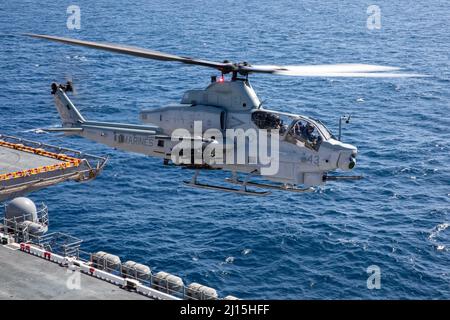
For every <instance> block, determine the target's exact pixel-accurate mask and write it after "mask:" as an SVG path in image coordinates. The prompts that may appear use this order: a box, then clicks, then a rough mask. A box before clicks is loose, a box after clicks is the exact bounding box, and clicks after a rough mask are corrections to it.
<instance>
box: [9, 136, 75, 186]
mask: <svg viewBox="0 0 450 320" xmlns="http://www.w3.org/2000/svg"><path fill="white" fill-rule="evenodd" d="M0 146H2V147H6V148H10V149H15V150H20V151H24V152H28V153H32V154H36V155H40V156H43V157H48V158H53V159H57V160H61V161H62V162H61V163H57V164H52V165H48V166H41V167H37V168H33V169H26V170H21V171H15V172H9V173H4V174H0V181H2V180H10V179H17V178H22V177H27V176H32V175H36V174H39V173H43V172H50V171H56V170H64V169H67V168H72V167H78V166H79V165H80V163H81V161H82V160H81V159H77V158H73V157H69V156H67V155H65V154H58V153H54V152H49V151H45V150H44V149H40V148H32V147H27V146H24V145H23V144H16V143H10V142H6V141H2V140H0Z"/></svg>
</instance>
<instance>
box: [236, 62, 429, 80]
mask: <svg viewBox="0 0 450 320" xmlns="http://www.w3.org/2000/svg"><path fill="white" fill-rule="evenodd" d="M240 69H241V70H244V72H248V73H271V74H279V75H285V76H297V77H364V78H404V77H420V76H422V75H419V74H412V73H411V74H410V73H392V72H386V71H397V70H400V68H397V67H388V66H380V65H371V64H357V63H355V64H351V63H347V64H322V65H300V66H273V65H255V66H241V67H240Z"/></svg>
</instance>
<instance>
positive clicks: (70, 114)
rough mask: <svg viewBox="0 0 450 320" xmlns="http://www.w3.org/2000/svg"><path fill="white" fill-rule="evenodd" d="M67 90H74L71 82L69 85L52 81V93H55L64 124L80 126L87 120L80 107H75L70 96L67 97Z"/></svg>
mask: <svg viewBox="0 0 450 320" xmlns="http://www.w3.org/2000/svg"><path fill="white" fill-rule="evenodd" d="M66 91H72V84H71V83H70V82H68V83H67V85H61V84H60V85H58V84H56V83H52V94H54V95H55V104H56V109H57V110H58V113H59V115H60V117H61V119H62V126H63V127H66V128H67V127H69V128H72V127H78V126H79V125H80V124H82V123H83V122H86V120H85V119H84V118H83V116H82V115H81V114H80V112H79V111H78V109H77V108H75V106H74V105H73V103H72V101H70V99H69V97H67V95H66Z"/></svg>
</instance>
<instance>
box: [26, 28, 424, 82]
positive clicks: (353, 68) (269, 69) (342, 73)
mask: <svg viewBox="0 0 450 320" xmlns="http://www.w3.org/2000/svg"><path fill="white" fill-rule="evenodd" d="M25 35H27V36H30V37H33V38H39V39H46V40H50V41H55V42H61V43H65V44H71V45H77V46H82V47H88V48H93V49H97V50H105V51H110V52H115V53H121V54H127V55H132V56H136V57H141V58H146V59H154V60H161V61H176V62H181V63H186V64H192V65H199V66H204V67H210V68H214V69H217V70H220V71H221V72H222V73H230V72H233V74H237V73H239V74H242V75H248V74H250V73H270V74H279V75H285V76H297V77H364V78H369V77H370V78H403V77H422V76H423V75H419V74H408V73H388V72H386V71H396V70H399V68H396V67H387V66H379V65H370V64H330V65H300V66H274V65H260V66H258V65H256V66H252V65H249V64H247V63H235V64H233V63H230V62H214V61H208V60H202V59H194V58H189V57H182V56H177V55H173V54H169V53H164V52H159V51H154V50H149V49H143V48H138V47H130V46H125V45H117V44H108V43H99V42H93V41H84V40H77V39H71V38H62V37H55V36H48V35H41V34H30V33H27V34H25Z"/></svg>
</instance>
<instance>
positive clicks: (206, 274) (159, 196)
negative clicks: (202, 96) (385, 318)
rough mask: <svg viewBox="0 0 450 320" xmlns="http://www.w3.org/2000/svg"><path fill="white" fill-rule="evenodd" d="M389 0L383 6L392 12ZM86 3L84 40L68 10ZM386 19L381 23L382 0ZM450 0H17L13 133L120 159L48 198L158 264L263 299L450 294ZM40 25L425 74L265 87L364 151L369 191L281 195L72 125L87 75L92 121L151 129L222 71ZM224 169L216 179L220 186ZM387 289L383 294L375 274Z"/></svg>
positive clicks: (126, 39) (0, 89)
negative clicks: (62, 90) (67, 133)
mask: <svg viewBox="0 0 450 320" xmlns="http://www.w3.org/2000/svg"><path fill="white" fill-rule="evenodd" d="M374 2H375V3H374ZM71 4H77V5H79V6H80V8H81V30H68V29H67V27H66V20H67V17H68V14H67V13H66V9H67V7H68V6H69V5H71ZM372 4H376V5H378V6H379V7H380V9H381V29H379V30H369V29H368V28H367V25H366V20H367V17H368V14H367V11H366V10H367V7H368V6H369V5H372ZM449 21H450V10H449V3H448V1H438V0H430V1H426V2H422V3H421V2H415V3H414V2H411V1H406V0H400V1H394V2H393V1H382V0H377V1H365V0H362V1H356V0H355V1H353V0H352V1H348V0H347V1H337V0H331V1H326V2H318V1H317V2H316V1H310V0H307V1H297V0H279V1H261V0H258V1H257V0H248V1H245V2H242V1H235V0H221V1H218V0H209V1H199V0H193V1H175V0H169V1H161V0H154V1H144V0H136V1H133V2H129V1H114V2H111V1H105V0H97V1H94V2H92V1H84V0H80V1H77V2H76V3H72V1H51V2H42V3H39V2H38V1H6V0H2V1H1V5H0V70H1V73H0V110H1V118H0V132H2V133H6V134H12V135H20V136H23V137H26V138H30V139H35V140H40V141H44V142H48V143H54V144H58V145H63V146H67V147H71V148H78V149H81V150H83V151H86V152H90V153H94V154H98V155H108V156H109V157H110V160H109V163H108V166H107V167H106V168H105V170H104V172H103V173H102V174H101V175H100V176H99V177H98V178H97V179H96V180H94V181H92V182H89V183H85V184H77V183H67V184H63V185H59V186H56V187H52V188H49V189H47V190H43V191H39V192H36V193H34V194H32V195H31V196H30V197H31V198H32V199H34V200H36V201H45V202H46V203H47V204H48V205H49V208H50V219H51V230H53V231H62V232H68V233H71V234H72V235H74V236H77V237H80V238H82V239H84V241H85V242H84V248H85V249H86V250H91V251H96V250H104V251H108V252H111V253H114V254H117V255H119V256H120V257H121V258H122V260H123V261H125V260H128V259H131V260H135V261H138V262H141V263H145V264H147V265H149V266H150V267H151V268H152V269H153V270H155V271H160V270H164V271H168V272H171V273H174V274H177V275H180V276H182V277H183V278H184V279H185V281H186V282H187V283H189V282H192V281H197V282H201V283H204V284H207V285H209V286H212V287H214V288H216V289H217V290H218V291H219V293H220V295H221V296H224V295H227V294H232V295H235V296H238V297H241V298H249V299H269V298H270V299H422V298H425V299H444V298H446V299H449V298H450V270H449V269H450V228H449V225H450V172H449V170H450V161H449V160H450V157H449V148H450V129H449V127H450V106H449V102H450V67H449V53H450V32H449V31H450V28H449V27H450V23H449ZM24 32H33V33H45V34H54V35H60V36H69V37H75V38H81V39H90V40H96V41H109V42H116V43H123V44H129V45H138V46H142V47H146V48H152V49H156V50H161V51H167V52H171V53H175V54H182V55H187V56H193V57H199V58H205V59H211V60H217V61H222V60H224V59H230V60H233V61H243V60H245V61H249V62H251V63H254V64H302V63H307V64H316V63H317V64H320V63H351V62H355V63H357V62H359V63H372V64H383V65H391V66H400V67H404V68H405V69H406V70H407V71H412V72H418V73H423V74H427V75H429V76H430V77H427V78H413V79H305V78H288V77H275V76H269V75H255V76H253V77H251V80H252V84H253V86H254V87H255V89H256V91H257V93H258V94H259V96H260V98H261V99H262V100H264V101H265V108H269V109H275V110H280V111H287V112H292V113H299V114H305V115H310V116H314V117H317V118H320V119H322V120H323V121H324V122H325V123H326V124H327V125H328V126H329V127H331V128H333V129H334V131H335V132H336V131H337V124H338V118H339V116H341V115H342V114H349V113H351V114H352V122H351V123H350V124H349V125H347V126H345V128H344V131H343V137H344V140H345V141H348V142H349V143H352V144H354V145H356V146H358V148H359V157H358V164H357V167H356V169H355V170H354V171H355V172H354V173H355V174H362V175H364V177H365V178H364V180H361V181H357V182H343V183H342V182H341V183H334V182H333V183H328V184H327V185H326V186H325V187H323V188H320V189H318V190H317V191H316V192H314V193H310V194H292V193H287V192H273V193H272V194H271V195H270V196H267V197H262V198H261V197H257V198H255V197H244V196H238V195H234V194H226V193H219V192H214V191H207V190H197V189H191V188H187V187H185V186H183V184H182V180H184V179H189V178H190V176H191V174H192V172H191V171H189V170H183V169H180V168H174V167H169V168H166V167H163V165H162V161H161V160H158V159H153V158H148V157H145V156H142V155H136V154H130V153H125V152H121V151H115V150H112V149H109V148H107V147H104V146H102V145H99V144H96V143H94V142H90V141H87V140H83V139H81V138H76V137H64V136H62V135H59V134H42V133H37V132H36V129H37V128H42V127H48V126H57V125H58V124H59V118H58V115H57V113H56V110H55V108H54V106H53V101H52V96H51V95H50V83H51V82H52V81H65V79H73V81H74V83H75V86H76V90H77V94H76V96H75V97H74V98H73V101H74V102H75V104H76V105H77V106H78V107H79V108H80V109H81V111H82V113H83V114H84V115H85V117H86V118H88V119H98V120H108V121H121V122H131V123H137V119H138V117H137V115H138V111H139V110H140V109H143V108H152V107H158V106H161V105H164V104H167V103H169V102H174V101H175V102H176V101H179V100H180V98H181V97H182V95H183V92H184V90H187V89H195V88H203V87H205V86H206V85H207V84H208V82H209V76H210V75H212V74H214V71H212V70H208V69H205V68H200V67H192V66H182V65H179V64H174V63H163V62H157V61H149V60H144V59H139V58H133V57H127V56H122V55H113V54H110V53H107V52H97V51H94V50H89V49H82V48H77V47H71V46H64V45H60V44H54V43H49V42H45V41H40V40H35V39H29V38H25V37H22V36H19V34H20V33H24ZM224 177H225V174H224V173H223V172H208V173H206V174H203V175H202V178H203V179H206V178H208V179H209V181H212V182H214V181H220V180H221V179H223V178H224ZM371 265H376V266H378V267H379V268H380V270H381V288H380V289H373V290H370V289H368V288H367V278H368V274H367V268H368V267H369V266H371Z"/></svg>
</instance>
